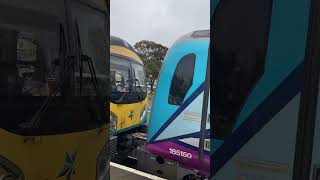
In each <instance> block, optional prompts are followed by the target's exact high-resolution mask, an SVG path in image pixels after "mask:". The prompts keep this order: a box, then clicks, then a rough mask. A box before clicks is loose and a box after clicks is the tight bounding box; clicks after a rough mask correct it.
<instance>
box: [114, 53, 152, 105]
mask: <svg viewBox="0 0 320 180" xmlns="http://www.w3.org/2000/svg"><path fill="white" fill-rule="evenodd" d="M110 85H111V102H113V103H115V104H130V103H137V102H141V101H143V100H144V99H145V98H146V96H147V85H146V75H145V69H144V67H143V65H141V64H138V63H136V62H134V61H133V60H131V59H129V58H125V57H120V56H116V55H111V56H110Z"/></svg>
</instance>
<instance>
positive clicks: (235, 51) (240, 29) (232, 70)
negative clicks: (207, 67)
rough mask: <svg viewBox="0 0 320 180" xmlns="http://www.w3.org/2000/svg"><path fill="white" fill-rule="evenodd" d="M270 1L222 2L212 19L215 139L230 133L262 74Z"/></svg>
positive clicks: (236, 0) (227, 0) (213, 124)
mask: <svg viewBox="0 0 320 180" xmlns="http://www.w3.org/2000/svg"><path fill="white" fill-rule="evenodd" d="M271 9H272V0H261V1H256V0H243V1H238V0H222V1H221V2H220V4H219V5H218V7H217V9H216V12H215V15H214V17H213V21H212V22H213V26H212V27H213V32H214V41H213V51H212V52H213V58H212V65H213V75H212V77H213V88H212V91H213V93H212V94H213V96H214V97H213V99H214V101H213V106H214V108H213V110H214V111H213V123H212V126H213V128H212V133H213V135H214V138H217V139H223V138H224V137H225V136H227V135H228V134H230V133H231V132H232V130H233V127H234V124H235V121H236V119H237V116H238V114H239V113H240V111H241V109H242V106H243V105H244V103H245V100H246V98H247V97H248V95H249V94H250V92H251V90H252V89H253V88H254V87H255V85H256V83H257V82H258V81H259V79H260V78H261V77H262V75H263V73H264V70H265V62H266V50H267V41H268V33H269V24H270V16H271Z"/></svg>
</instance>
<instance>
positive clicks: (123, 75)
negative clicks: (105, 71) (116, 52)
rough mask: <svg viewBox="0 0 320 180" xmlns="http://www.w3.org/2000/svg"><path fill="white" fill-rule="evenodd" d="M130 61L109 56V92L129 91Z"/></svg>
mask: <svg viewBox="0 0 320 180" xmlns="http://www.w3.org/2000/svg"><path fill="white" fill-rule="evenodd" d="M129 75H130V63H129V61H126V60H123V59H122V58H119V57H116V56H110V76H111V77H110V83H111V92H112V93H114V94H117V93H128V92H129V88H130V87H129V78H130V77H129Z"/></svg>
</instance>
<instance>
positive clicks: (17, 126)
mask: <svg viewBox="0 0 320 180" xmlns="http://www.w3.org/2000/svg"><path fill="white" fill-rule="evenodd" d="M66 2H68V3H66ZM94 2H96V3H94ZM106 9H107V8H106V7H105V4H104V2H103V1H101V0H99V1H91V0H90V1H89V0H86V1H82V0H81V1H79V0H74V1H72V2H71V1H64V0H55V1H51V0H30V1H20V0H11V1H7V0H0V19H1V20H0V114H1V117H0V179H1V180H66V179H67V180H94V179H97V180H98V179H99V180H102V179H103V180H107V179H109V163H108V161H109V157H108V154H109V152H108V151H109V123H108V117H107V115H106V113H105V109H106V106H107V105H108V104H107V103H106V102H105V99H106V98H105V97H106V96H107V95H106V93H107V90H108V88H109V82H108V78H107V77H108V71H107V70H108V64H107V63H106V61H105V59H106V58H107V57H108V56H109V55H108V51H105V49H106V47H107V41H108V40H107V39H108V38H107V37H108V36H109V33H108V28H107V27H108V26H107V24H108V20H107V15H106V14H107V12H106ZM75 22H76V23H75ZM70 37H73V38H74V40H73V39H72V38H70ZM80 47H82V48H80ZM79 55H82V56H79ZM88 57H89V58H88ZM88 62H91V63H90V65H89V63H88ZM80 64H81V65H83V66H79V65H80ZM92 64H93V65H92ZM91 65H92V66H91ZM89 66H90V67H91V68H89ZM92 69H94V70H92ZM94 73H95V74H94ZM92 82H95V84H93V83H92Z"/></svg>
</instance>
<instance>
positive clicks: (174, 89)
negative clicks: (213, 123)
mask: <svg viewBox="0 0 320 180" xmlns="http://www.w3.org/2000/svg"><path fill="white" fill-rule="evenodd" d="M209 44H210V31H209V30H200V31H194V32H191V33H188V34H186V35H184V36H182V37H181V38H180V39H178V40H177V41H176V42H175V43H174V45H173V46H172V47H171V48H170V50H169V51H168V53H167V55H166V57H165V60H164V62H163V65H162V70H161V72H160V77H159V80H158V84H157V88H156V91H155V96H154V100H153V105H152V110H151V117H150V122H149V128H148V137H147V150H148V151H149V152H151V153H153V154H155V155H158V156H160V157H163V158H166V159H171V160H174V161H177V162H178V163H179V165H180V166H181V167H183V168H187V169H190V170H196V171H198V172H199V173H200V174H202V175H205V176H209V175H210V121H209V114H210V101H209V99H210V98H209V96H210V94H209V91H210V90H209V87H210V86H209V82H210V80H209V74H210V68H209V64H210V56H209Z"/></svg>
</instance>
